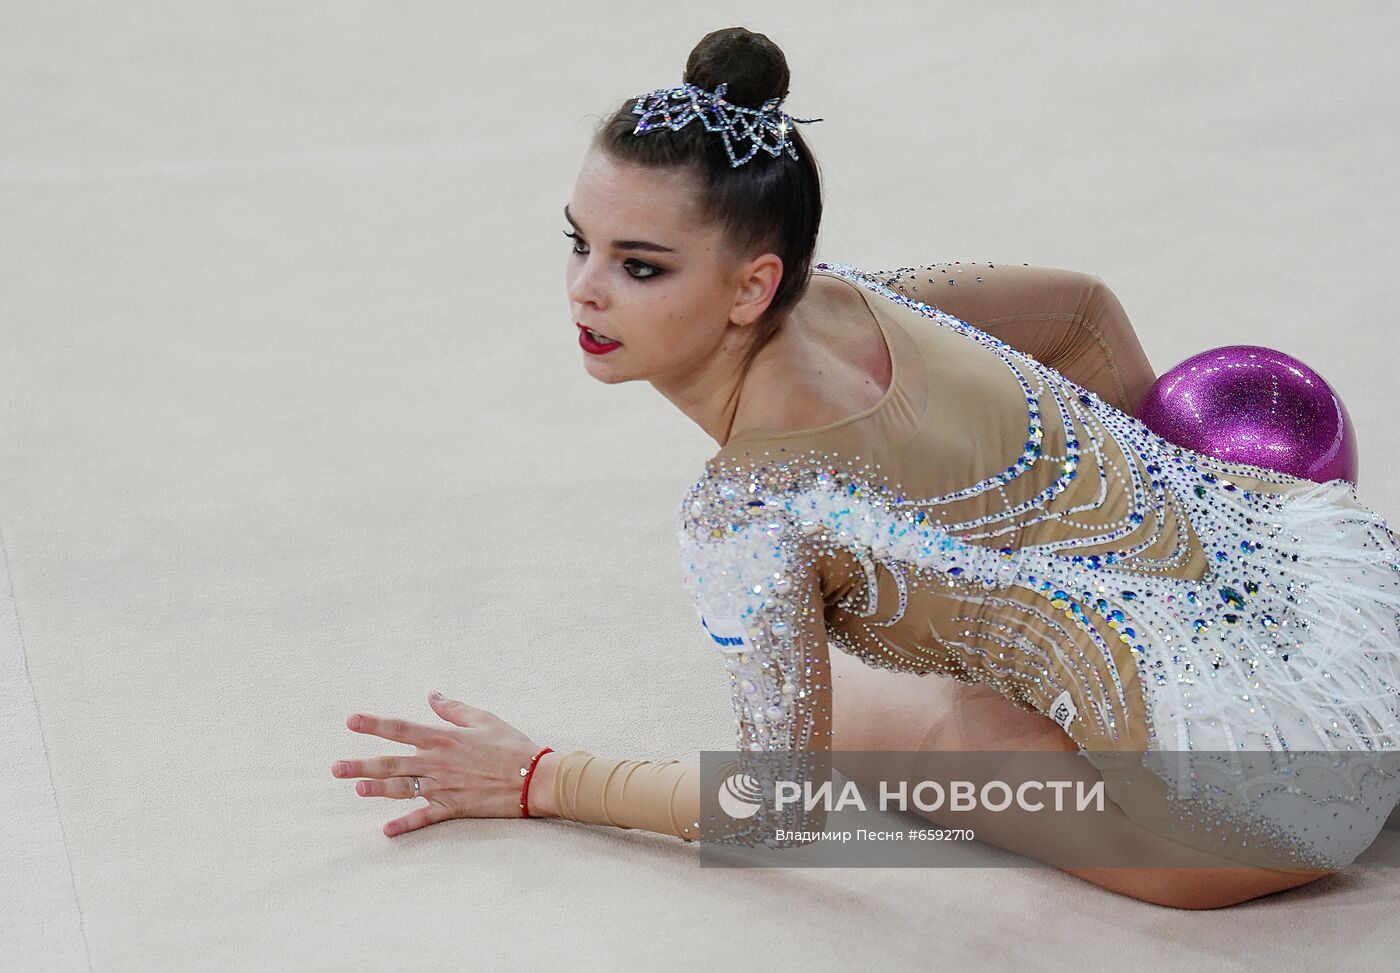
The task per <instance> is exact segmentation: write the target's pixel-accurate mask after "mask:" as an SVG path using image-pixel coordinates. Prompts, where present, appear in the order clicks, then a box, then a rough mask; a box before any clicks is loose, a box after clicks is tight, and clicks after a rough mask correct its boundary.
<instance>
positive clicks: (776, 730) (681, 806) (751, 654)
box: [555, 501, 831, 847]
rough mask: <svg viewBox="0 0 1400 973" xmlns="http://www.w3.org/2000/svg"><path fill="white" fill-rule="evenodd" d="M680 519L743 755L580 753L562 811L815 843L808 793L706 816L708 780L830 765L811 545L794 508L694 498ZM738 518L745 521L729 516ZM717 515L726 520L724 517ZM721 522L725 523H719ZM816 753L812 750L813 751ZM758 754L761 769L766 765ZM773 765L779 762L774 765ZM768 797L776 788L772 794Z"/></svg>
mask: <svg viewBox="0 0 1400 973" xmlns="http://www.w3.org/2000/svg"><path fill="white" fill-rule="evenodd" d="M696 502H698V503H699V504H700V509H696V510H694V511H692V513H691V516H689V517H686V518H685V519H684V522H683V524H682V528H681V553H682V566H683V568H684V578H685V583H686V587H687V590H688V591H689V593H690V594H691V596H692V599H693V601H694V604H695V608H696V611H697V614H698V615H699V619H700V624H701V628H702V631H704V632H705V635H706V641H707V642H708V643H709V645H710V646H711V648H712V649H714V650H716V651H717V652H718V653H719V654H720V656H721V658H722V660H723V664H724V667H725V670H726V673H727V675H728V681H729V685H730V696H731V702H732V706H733V712H734V721H735V723H734V725H735V751H736V752H735V753H734V754H733V755H732V757H729V756H726V757H724V758H717V759H715V760H712V761H707V763H706V766H705V768H704V770H705V775H704V778H703V779H702V773H701V771H702V768H701V763H700V761H698V760H696V761H687V762H683V761H680V760H676V759H672V760H665V761H648V760H630V759H616V758H600V757H596V756H594V755H592V754H590V753H588V752H586V751H574V752H572V753H570V754H567V755H565V757H564V758H563V759H562V760H561V762H560V765H559V768H558V773H557V776H556V778H555V797H556V800H557V804H558V808H559V813H560V816H561V817H564V818H568V819H570V820H575V821H583V822H586V823H590V824H606V825H612V826H614V827H623V828H644V829H646V830H649V831H655V832H658V833H662V834H671V835H675V836H677V837H680V838H684V839H687V840H691V839H694V838H696V837H703V838H704V839H705V840H706V841H712V842H716V843H720V844H735V845H756V844H763V845H767V846H770V847H785V846H788V845H796V844H807V843H810V840H811V839H810V838H800V837H799V838H791V837H788V838H783V839H779V838H777V837H775V836H776V835H777V834H778V833H780V832H782V833H784V834H786V835H793V834H797V835H802V834H808V833H810V832H813V831H819V830H821V828H822V826H823V825H824V823H825V812H824V810H823V809H822V806H821V805H818V806H816V807H815V808H813V809H812V810H810V811H809V810H807V809H806V808H805V803H804V802H801V801H799V802H795V803H789V804H787V805H785V806H783V807H782V808H778V807H776V806H775V804H774V802H772V801H771V800H765V801H764V802H763V803H762V806H761V807H760V808H759V810H758V811H757V812H756V813H755V814H753V815H752V816H751V817H748V818H744V819H741V820H734V819H730V818H728V817H727V816H725V815H715V816H712V817H710V818H708V819H707V820H706V821H705V822H704V826H703V828H702V822H701V820H700V811H701V801H700V794H701V788H702V787H708V788H715V789H717V788H719V787H720V786H724V785H725V784H726V782H727V781H730V780H731V779H732V778H734V776H735V775H741V776H742V775H745V774H748V775H750V777H751V778H757V779H760V780H762V779H768V780H770V781H771V780H772V779H773V778H774V777H775V776H776V777H778V778H780V779H784V780H796V781H803V780H807V779H811V780H812V786H813V788H816V787H818V786H820V785H821V783H822V782H824V781H825V780H826V779H829V778H827V777H826V776H812V775H824V774H828V773H829V762H828V761H827V760H825V759H822V758H824V757H826V756H827V755H828V754H829V751H830V747H831V673H830V660H829V656H828V647H827V639H826V626H825V620H824V615H823V607H824V606H823V602H822V596H821V586H820V576H819V573H818V570H817V567H816V564H815V562H814V560H813V557H812V551H811V549H810V545H809V544H808V543H806V539H805V538H804V537H803V535H802V534H801V531H800V529H799V527H798V525H797V524H796V522H795V521H794V520H793V519H792V518H791V517H790V515H789V514H788V513H786V512H779V511H775V510H763V509H757V508H754V507H743V508H740V511H739V512H738V513H737V514H735V513H732V512H727V511H732V510H733V508H732V506H731V505H723V506H724V508H725V512H722V511H719V510H717V509H714V508H710V507H708V506H707V505H706V504H705V503H704V501H696ZM734 516H737V517H738V518H739V520H738V521H737V522H735V521H733V520H732V519H730V518H732V517H734ZM716 518H719V520H717V519H716ZM719 521H723V523H722V525H721V523H720V522H719ZM814 758H816V759H814ZM759 761H761V762H762V769H760V768H759V766H758V763H757V762H759ZM775 768H781V769H780V770H775ZM769 797H771V794H770V795H769Z"/></svg>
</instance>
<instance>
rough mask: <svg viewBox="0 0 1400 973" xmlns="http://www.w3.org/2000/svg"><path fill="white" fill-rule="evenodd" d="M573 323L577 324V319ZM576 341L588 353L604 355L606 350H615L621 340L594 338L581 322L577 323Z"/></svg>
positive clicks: (619, 346) (620, 344) (620, 343)
mask: <svg viewBox="0 0 1400 973" xmlns="http://www.w3.org/2000/svg"><path fill="white" fill-rule="evenodd" d="M574 323H575V324H578V322H577V321H576V322H574ZM578 343H579V347H580V348H582V349H583V350H584V351H586V352H588V353H589V354H590V355H606V354H607V353H608V352H610V351H616V350H617V349H619V348H621V347H622V342H620V341H596V340H594V338H593V337H592V336H590V335H589V333H588V329H587V328H585V327H584V326H583V325H581V324H578Z"/></svg>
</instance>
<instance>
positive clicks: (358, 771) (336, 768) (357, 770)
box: [331, 756, 425, 778]
mask: <svg viewBox="0 0 1400 973" xmlns="http://www.w3.org/2000/svg"><path fill="white" fill-rule="evenodd" d="M410 774H417V775H418V776H419V777H423V776H425V774H424V773H423V762H422V760H421V759H420V758H418V757H394V756H391V757H371V758H369V759H368V760H337V761H336V762H335V763H334V764H332V765H331V776H333V777H381V778H382V777H405V778H406V777H408V776H409V775H410Z"/></svg>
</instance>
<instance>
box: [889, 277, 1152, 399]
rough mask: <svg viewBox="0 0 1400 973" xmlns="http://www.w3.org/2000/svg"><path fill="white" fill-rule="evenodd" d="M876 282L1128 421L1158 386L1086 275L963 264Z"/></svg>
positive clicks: (1122, 317)
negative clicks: (1049, 372)
mask: <svg viewBox="0 0 1400 973" xmlns="http://www.w3.org/2000/svg"><path fill="white" fill-rule="evenodd" d="M878 276H879V278H880V279H881V280H882V281H883V282H884V283H885V284H886V286H888V287H890V288H891V289H893V290H895V291H897V292H899V293H901V294H903V295H904V296H905V297H910V298H913V299H914V300H916V301H921V302H923V303H925V304H930V305H932V306H934V307H936V308H938V309H939V310H941V311H944V312H946V313H948V314H951V315H953V317H955V318H958V319H959V320H962V321H965V322H967V323H968V324H970V325H972V326H973V327H975V328H978V329H979V330H982V331H985V332H987V333H988V334H990V335H992V336H993V337H995V338H999V339H1000V340H1002V341H1004V342H1006V343H1007V344H1008V345H1011V346H1012V347H1013V348H1015V349H1017V350H1018V351H1021V352H1024V353H1025V354H1027V355H1030V356H1031V357H1032V358H1035V359H1036V360H1038V361H1041V362H1044V363H1045V364H1046V365H1049V366H1050V367H1051V368H1053V369H1055V370H1056V371H1058V372H1060V373H1061V374H1062V375H1064V376H1065V377H1066V378H1068V379H1069V380H1070V381H1072V382H1074V383H1076V384H1077V385H1079V386H1081V387H1083V388H1085V389H1088V390H1089V391H1091V392H1094V393H1096V394H1097V395H1098V396H1099V397H1100V398H1102V399H1104V400H1105V401H1107V402H1108V403H1109V404H1111V405H1113V406H1114V407H1115V408H1118V409H1121V410H1123V411H1124V412H1127V413H1129V414H1133V413H1135V412H1136V410H1137V407H1138V404H1139V403H1140V402H1141V401H1142V398H1143V396H1144V395H1146V394H1147V390H1148V389H1149V388H1150V387H1151V386H1152V383H1153V382H1155V381H1156V380H1157V375H1156V373H1155V372H1154V371H1153V370H1152V363H1151V362H1149V361H1148V359H1147V353H1146V352H1144V351H1143V348H1142V343H1141V342H1140V341H1139V340H1138V336H1137V332H1135V331H1134V330H1133V324H1132V321H1130V320H1129V319H1128V315H1127V312H1126V311H1124V310H1123V305H1122V303H1121V302H1120V301H1119V300H1118V297H1117V295H1115V294H1114V293H1113V291H1112V290H1111V289H1110V288H1109V286H1108V285H1107V284H1105V283H1104V282H1103V280H1102V279H1101V278H1099V277H1095V276H1094V275H1092V274H1086V273H1081V272H1080V271H1076V270H1062V269H1060V268H1058V267H1031V266H1027V265H1024V264H996V265H990V264H982V263H965V262H964V263H959V264H957V265H955V266H952V267H948V266H947V265H945V264H935V265H930V266H926V267H921V268H915V267H904V268H900V269H898V270H896V271H889V272H882V273H881V274H879V275H878ZM949 281H952V282H953V283H951V284H950V283H949Z"/></svg>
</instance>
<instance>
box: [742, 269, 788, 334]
mask: <svg viewBox="0 0 1400 973" xmlns="http://www.w3.org/2000/svg"><path fill="white" fill-rule="evenodd" d="M737 275H738V289H737V291H736V295H735V299H734V307H733V308H731V309H730V312H729V320H730V321H732V322H734V323H735V324H744V325H749V324H753V323H754V322H755V321H757V320H758V319H759V318H761V317H762V316H763V312H764V311H766V310H768V305H769V304H771V303H773V296H774V295H775V294H776V293H777V292H778V285H779V284H780V283H782V280H783V259H782V258H781V257H779V256H778V255H777V254H776V253H763V254H759V255H758V256H757V257H754V258H753V259H752V260H747V261H745V262H744V263H742V264H740V266H739V269H738V271H737Z"/></svg>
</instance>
